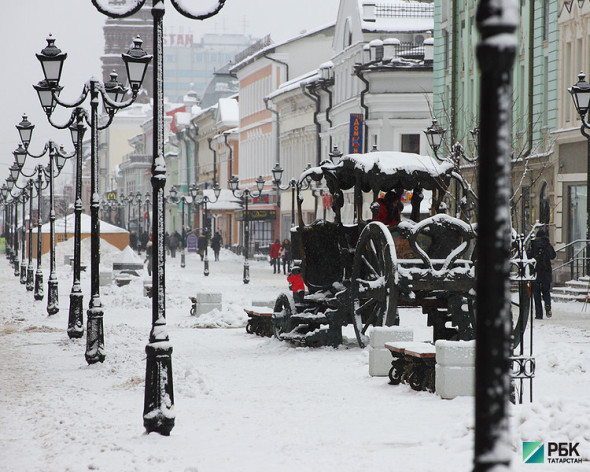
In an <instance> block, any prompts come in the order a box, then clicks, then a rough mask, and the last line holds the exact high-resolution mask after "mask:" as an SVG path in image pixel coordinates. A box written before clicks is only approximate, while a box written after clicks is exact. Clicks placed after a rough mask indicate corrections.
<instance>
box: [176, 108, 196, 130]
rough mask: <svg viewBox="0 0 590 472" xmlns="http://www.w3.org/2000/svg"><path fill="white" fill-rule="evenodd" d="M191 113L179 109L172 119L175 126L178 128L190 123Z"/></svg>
mask: <svg viewBox="0 0 590 472" xmlns="http://www.w3.org/2000/svg"><path fill="white" fill-rule="evenodd" d="M191 116H192V115H191V113H189V112H186V111H179V112H177V113H176V114H175V115H174V119H175V120H176V126H177V127H178V128H180V127H182V126H189V125H190V123H191Z"/></svg>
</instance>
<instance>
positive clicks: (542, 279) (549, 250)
mask: <svg viewBox="0 0 590 472" xmlns="http://www.w3.org/2000/svg"><path fill="white" fill-rule="evenodd" d="M527 255H528V257H529V258H531V257H532V258H534V259H535V261H537V264H536V265H535V271H536V273H537V278H536V280H534V281H533V298H534V301H535V318H537V319H543V305H542V304H541V299H542V300H543V302H544V303H545V314H546V315H547V318H551V282H552V279H553V274H552V268H551V260H553V259H555V249H553V246H551V243H550V242H549V231H548V230H547V227H545V226H543V227H542V228H540V229H539V230H538V231H537V237H536V238H535V239H533V241H532V242H531V246H530V247H529V249H528V251H527Z"/></svg>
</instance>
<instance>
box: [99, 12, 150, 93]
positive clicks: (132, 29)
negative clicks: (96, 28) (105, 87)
mask: <svg viewBox="0 0 590 472" xmlns="http://www.w3.org/2000/svg"><path fill="white" fill-rule="evenodd" d="M110 3H120V2H117V0H110ZM146 5H147V3H146ZM103 31H104V55H103V56H102V57H101V58H100V59H101V61H102V77H103V81H104V82H106V81H108V80H109V77H110V74H111V72H112V71H113V70H114V71H115V72H117V74H118V75H119V81H121V82H122V83H124V84H125V85H126V84H127V71H126V70H125V64H124V63H123V60H122V59H121V54H123V53H124V52H127V51H128V50H129V48H130V47H131V45H132V43H133V38H135V37H136V36H139V37H140V38H141V39H142V40H143V45H142V47H143V49H145V50H146V52H147V53H148V54H153V48H152V45H153V43H154V26H153V20H152V13H151V8H148V7H147V6H145V7H143V8H142V9H141V10H140V11H138V12H137V13H136V14H135V15H131V16H128V17H127V18H120V19H115V18H107V20H106V21H105V24H104V27H103ZM152 65H153V61H152V64H150V65H149V67H148V70H147V72H146V75H145V80H144V81H143V89H144V92H143V93H141V94H140V98H139V99H138V100H139V101H140V102H144V103H146V102H147V101H148V100H149V97H151V96H152V94H153V89H154V88H153V80H152V77H153V74H154V73H153V67H152Z"/></svg>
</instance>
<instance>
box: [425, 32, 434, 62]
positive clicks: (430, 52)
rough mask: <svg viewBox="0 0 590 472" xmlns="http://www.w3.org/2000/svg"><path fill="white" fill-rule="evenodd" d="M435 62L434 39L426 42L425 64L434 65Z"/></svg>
mask: <svg viewBox="0 0 590 472" xmlns="http://www.w3.org/2000/svg"><path fill="white" fill-rule="evenodd" d="M433 62H434V38H426V39H425V40H424V63H425V64H432V63H433Z"/></svg>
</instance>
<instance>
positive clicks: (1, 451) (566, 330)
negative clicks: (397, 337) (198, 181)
mask: <svg viewBox="0 0 590 472" xmlns="http://www.w3.org/2000/svg"><path fill="white" fill-rule="evenodd" d="M104 249H105V248H103V251H104ZM106 249H109V248H106ZM83 254H84V252H83ZM48 259H49V258H48V257H44V263H45V264H46V266H45V268H44V276H45V281H47V278H48V276H49V273H48ZM115 259H117V255H116V254H110V253H109V250H106V251H104V253H103V257H102V260H103V262H105V261H111V260H115ZM57 261H58V264H59V263H60V262H63V257H60V258H57ZM250 267H251V282H250V284H249V285H244V284H243V283H242V258H239V257H237V256H234V255H233V254H230V253H227V252H223V253H222V261H221V262H215V261H213V260H211V262H210V268H211V275H210V276H209V277H204V276H203V263H202V262H201V261H200V259H199V258H198V256H196V255H195V254H188V255H187V267H186V268H184V269H181V268H180V257H179V255H178V254H177V257H176V258H175V259H168V262H167V266H166V278H167V280H166V289H167V298H166V314H167V319H168V326H169V334H170V340H171V342H172V345H173V347H174V352H173V354H172V363H173V374H174V393H175V411H176V425H175V427H174V429H173V430H172V433H171V435H170V436H169V437H162V436H160V435H158V434H155V433H153V434H150V435H147V434H145V432H144V428H143V423H142V410H143V392H144V388H143V383H144V375H145V353H144V348H145V345H146V343H147V338H148V334H149V330H150V324H151V299H148V298H145V297H143V295H142V289H143V287H142V279H141V278H137V279H135V280H133V281H132V283H131V284H129V285H127V286H124V287H117V286H115V285H112V286H109V287H103V288H101V299H102V302H103V305H104V312H105V315H104V326H105V349H106V356H107V357H106V360H105V362H104V363H103V364H96V365H92V366H88V365H87V364H86V361H85V359H84V350H85V338H82V339H80V340H70V339H69V338H68V337H67V334H66V327H67V317H68V302H69V292H70V289H71V283H72V273H71V269H70V268H69V267H68V266H62V265H58V278H59V292H60V306H61V310H60V312H59V313H58V314H57V315H55V316H52V317H48V316H47V313H46V303H47V300H46V298H45V299H44V300H43V301H42V302H35V301H34V300H33V294H32V293H31V292H27V291H26V290H25V287H24V286H22V285H20V283H19V282H18V278H16V277H14V275H12V268H11V267H10V266H9V265H8V262H7V261H6V259H5V257H4V256H3V255H2V256H0V360H1V362H0V391H1V392H2V395H1V396H0V471H2V472H13V471H14V472H17V471H18V472H23V471H24V472H26V471H39V470H44V471H49V472H51V471H56V472H63V471H72V472H77V471H88V470H99V471H108V472H110V471H116V472H127V471H142V472H150V471H154V472H165V471H174V472H196V471H199V472H225V471H238V470H239V471H245V472H248V471H252V472H254V471H256V472H266V471H301V470H306V471H321V472H325V471H338V472H348V471H350V472H356V471H359V472H360V471H368V470H371V471H379V472H381V471H397V470H403V471H420V472H422V471H435V470H436V471H449V472H456V471H467V470H471V463H472V456H473V452H472V450H473V399H472V398H456V399H454V400H441V399H440V398H439V397H438V396H437V395H434V394H430V393H426V392H415V391H413V390H411V389H410V388H409V387H408V386H407V385H400V386H391V385H388V383H387V379H386V378H372V377H370V376H369V375H368V350H367V349H360V348H359V347H358V346H357V345H356V343H355V342H354V339H355V338H354V334H353V332H352V331H346V332H345V336H346V337H347V342H345V344H344V345H343V346H341V347H340V348H338V349H333V348H318V349H311V348H300V347H293V346H290V345H288V344H286V343H281V342H279V341H277V340H276V339H271V338H262V337H258V336H255V335H250V334H247V333H246V331H245V329H244V326H245V323H246V320H247V317H246V315H245V313H244V312H243V308H249V307H250V305H251V303H252V301H256V300H267V299H268V300H272V299H274V298H275V297H276V295H277V294H278V293H279V292H280V291H284V290H286V289H287V288H288V287H287V283H286V280H285V276H283V275H274V274H272V270H271V267H270V266H269V264H268V262H255V261H252V262H251V263H250ZM87 272H88V273H84V274H83V279H82V286H83V293H84V294H85V297H84V306H85V307H87V305H88V300H89V297H88V294H89V288H90V287H89V276H90V274H89V270H88V271H87ZM144 276H147V273H145V274H144ZM198 291H205V292H214V291H218V292H222V293H223V309H222V310H221V311H216V312H213V313H210V314H208V315H204V316H202V317H199V318H195V317H191V316H190V314H189V312H190V300H189V298H188V297H189V296H191V295H195V294H196V292H198ZM581 307H582V306H581V304H575V303H572V304H556V305H555V306H554V316H553V318H551V319H550V320H543V321H540V322H536V323H535V330H534V343H535V344H534V345H535V357H536V362H537V377H536V379H535V383H534V403H532V404H530V403H525V404H524V405H518V406H512V407H511V409H510V411H511V414H512V418H511V425H512V429H511V435H512V449H513V460H512V467H513V470H519V471H520V470H523V471H537V470H551V469H555V470H559V471H569V470H572V471H588V470H590V400H589V399H588V392H589V391H590V374H589V373H588V367H587V366H588V361H587V360H588V358H589V355H590V343H589V341H590V313H588V312H585V313H584V312H582V311H581ZM84 317H85V318H86V314H84ZM401 317H402V325H404V326H412V327H413V328H414V329H415V339H418V340H420V339H422V340H428V339H429V338H430V330H429V328H428V327H427V326H426V320H425V316H424V315H422V314H421V313H420V311H419V310H415V309H414V310H403V311H402V313H401ZM522 441H543V442H547V441H573V442H579V443H580V446H579V448H578V450H579V452H580V453H581V454H582V457H583V459H584V461H585V462H584V463H583V464H571V465H564V464H559V465H551V464H544V465H535V464H523V461H522V449H521V448H522Z"/></svg>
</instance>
